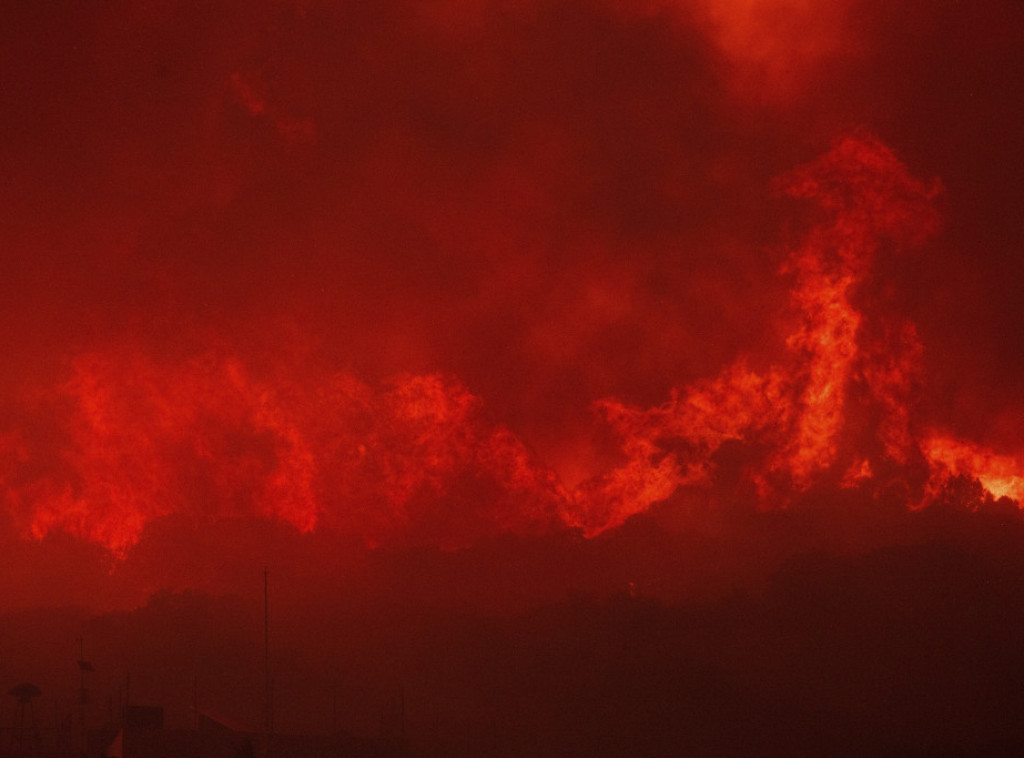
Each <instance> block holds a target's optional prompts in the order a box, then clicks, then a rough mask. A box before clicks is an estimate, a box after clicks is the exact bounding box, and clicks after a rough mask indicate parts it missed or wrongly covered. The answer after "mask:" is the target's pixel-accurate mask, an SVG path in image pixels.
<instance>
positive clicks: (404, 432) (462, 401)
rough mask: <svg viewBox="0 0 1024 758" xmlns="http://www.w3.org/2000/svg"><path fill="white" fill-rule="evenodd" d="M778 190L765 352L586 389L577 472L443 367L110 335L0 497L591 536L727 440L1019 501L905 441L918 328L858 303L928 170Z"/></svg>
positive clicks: (858, 473) (117, 522) (860, 168)
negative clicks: (590, 392)
mask: <svg viewBox="0 0 1024 758" xmlns="http://www.w3.org/2000/svg"><path fill="white" fill-rule="evenodd" d="M778 187H779V189H780V190H781V191H782V192H783V193H785V194H788V195H790V196H793V197H796V198H802V199H807V200H811V201H813V202H814V203H815V204H816V205H817V207H818V211H819V215H818V216H817V219H818V221H817V223H816V225H814V226H813V227H812V228H811V229H810V231H809V232H807V234H806V235H805V236H804V237H803V239H802V241H801V242H800V243H799V244H797V245H795V246H794V247H793V250H792V252H791V253H790V254H789V256H788V257H787V260H786V263H785V265H784V267H783V271H782V273H783V274H784V275H785V276H786V277H789V278H790V279H791V281H792V283H793V289H792V293H791V297H790V302H791V314H790V317H789V322H790V323H792V324H794V326H793V327H792V329H791V332H790V333H789V334H788V335H787V336H786V337H785V339H784V344H785V350H784V351H783V354H782V355H781V356H778V360H777V361H776V362H775V363H774V364H773V365H770V366H768V367H767V368H764V369H756V368H753V367H752V365H751V364H752V362H753V361H752V360H747V359H740V360H737V361H735V362H733V363H732V364H731V365H729V366H727V367H726V368H725V369H724V370H723V371H722V372H721V373H720V374H719V375H718V376H717V377H716V378H713V379H705V380H702V381H698V382H695V383H693V384H691V385H689V386H684V387H677V388H675V389H674V390H673V391H672V392H671V396H670V399H669V400H668V401H667V402H666V403H664V404H662V405H658V406H655V407H652V408H637V407H633V406H631V405H629V404H627V403H624V402H622V401H621V400H618V399H615V398H607V399H604V400H601V401H600V402H598V403H596V405H595V408H596V411H597V414H598V416H599V418H600V419H601V420H602V421H603V422H604V423H605V424H607V425H608V427H610V429H611V430H612V431H613V432H614V434H615V436H616V439H617V440H618V443H619V446H620V449H619V463H618V464H617V465H615V466H614V467H612V468H610V469H609V470H606V471H605V472H603V473H601V474H599V475H597V476H594V477H592V478H590V479H588V480H585V481H583V482H582V483H580V484H579V485H578V486H577V487H575V488H574V489H572V490H569V489H568V488H566V487H565V486H564V485H563V484H562V483H561V482H559V480H558V477H557V476H556V475H555V473H554V472H553V471H552V470H551V469H550V468H548V467H546V466H544V465H542V464H541V463H540V462H538V461H537V460H536V458H535V457H534V456H533V455H532V454H531V452H530V451H529V449H528V447H527V446H526V445H525V444H524V443H523V442H522V441H521V440H520V439H519V438H517V437H516V435H514V434H513V433H512V432H511V431H510V430H509V429H507V428H505V427H504V426H501V425H499V424H494V423H490V422H487V421H485V420H484V416H483V413H482V408H483V401H482V400H481V399H480V398H479V397H477V396H476V395H474V394H473V393H471V392H470V391H469V390H468V389H467V388H466V387H465V386H463V385H462V384H461V383H460V382H459V381H457V380H456V379H454V378H451V377H446V376H443V375H440V374H426V375H411V374H408V375H400V376H397V377H394V378H392V379H390V380H387V381H386V382H384V383H382V384H381V385H380V386H376V387H374V386H371V385H369V384H366V383H364V382H362V381H360V380H359V379H357V378H356V377H355V376H353V375H351V374H349V373H337V374H334V375H333V376H330V375H318V374H316V373H315V372H313V373H311V372H310V371H308V370H306V369H305V368H302V367H296V366H293V365H289V366H284V367H282V368H281V370H280V371H278V372H276V373H275V372H274V371H270V372H269V373H264V374H261V375H257V374H256V373H255V372H254V371H253V369H252V368H251V367H249V366H248V365H246V363H245V362H244V361H243V359H242V358H240V357H239V356H237V355H232V354H230V353H228V352H225V351H216V350H214V351H209V352H206V353H204V354H201V355H197V356H193V357H191V358H188V359H185V360H179V361H158V360H156V359H154V358H152V357H151V356H149V355H147V354H146V353H145V352H144V351H141V350H133V349H126V348H121V349H119V350H115V349H109V350H106V351H97V352H93V353H88V354H83V355H80V356H79V357H78V358H77V359H76V360H75V361H74V362H73V364H72V366H71V372H70V377H69V378H68V379H67V381H66V382H65V383H64V384H63V385H61V386H59V387H58V388H57V389H56V391H55V392H54V393H53V396H52V397H51V398H50V402H51V404H52V407H53V408H62V409H64V410H63V411H62V415H60V416H59V418H58V419H57V421H58V425H59V426H60V428H61V430H62V434H63V435H64V436H63V437H61V438H59V439H57V440H55V441H54V440H51V441H50V443H49V444H53V445H56V448H55V449H54V450H51V451H50V457H51V458H52V459H53V460H54V461H55V462H53V463H52V464H50V465H49V467H46V466H34V467H33V466H31V465H28V466H27V467H26V464H29V463H31V461H32V457H33V455H34V454H35V453H33V448H32V445H29V444H28V443H27V441H26V440H23V439H21V438H20V437H19V435H18V434H15V433H9V434H8V435H6V437H5V438H4V448H3V450H4V453H3V455H4V462H5V464H4V465H5V467H6V468H5V469H4V471H5V472H6V473H5V474H4V480H3V481H4V487H5V489H6V496H7V500H8V502H9V503H10V505H11V508H12V513H13V514H14V515H15V519H16V522H17V523H18V524H19V525H20V527H21V529H22V531H23V532H24V533H25V534H28V535H31V536H33V537H36V538H41V537H43V536H45V535H46V534H47V533H49V532H51V531H53V530H63V531H65V532H68V533H71V534H73V535H76V536H78V537H81V538H84V539H87V540H91V541H93V542H97V543H100V544H102V545H105V546H106V547H107V548H108V549H109V550H111V551H112V552H113V553H115V554H123V553H124V552H125V551H126V550H128V549H129V548H130V547H131V546H132V545H133V544H135V543H136V542H137V541H138V540H139V539H140V536H141V534H142V533H143V531H144V530H145V528H146V525H147V524H148V523H149V522H151V521H153V520H154V519H159V518H161V517H164V516H167V515H170V514H174V513H178V514H181V513H184V514H187V515H188V516H189V517H190V518H191V519H192V520H194V521H195V522H196V523H202V522H205V521H208V520H211V519H218V518H238V517H258V518H271V519H278V520H281V521H284V522H286V523H289V524H291V525H293V526H294V527H295V528H296V529H298V530H300V531H303V532H308V531H311V530H313V529H315V528H317V527H318V526H321V525H323V526H326V527H328V528H331V529H336V530H340V531H342V532H345V533H351V534H357V535H360V536H361V537H362V538H363V539H364V540H366V541H367V542H368V543H370V544H379V543H381V542H382V541H388V540H399V541H405V540H411V541H420V540H425V541H428V542H432V543H435V544H440V545H444V546H458V545H463V544H467V543H469V542H471V541H472V540H474V539H476V538H478V537H479V536H481V535H486V534H495V533H500V532H507V531H512V532H520V533H522V532H534V531H538V530H544V529H548V528H550V527H552V526H556V525H568V526H572V527H576V528H580V529H581V530H582V531H583V532H584V533H585V534H586V535H590V536H592V535H596V534H598V533H600V532H602V531H604V530H607V529H609V528H613V527H616V526H618V525H620V524H622V523H623V522H624V521H626V519H628V518H629V517H630V516H632V515H634V514H638V513H642V512H644V511H645V510H647V509H648V508H650V507H651V506H652V505H653V504H655V503H658V502H661V501H664V500H667V499H668V498H670V497H672V495H673V494H674V493H675V492H676V491H677V490H678V489H679V488H680V487H683V486H688V485H690V486H694V485H695V486H707V485H709V484H711V483H713V482H714V481H715V478H716V476H718V458H717V457H718V455H719V453H720V451H721V450H722V448H723V445H725V443H726V442H730V441H733V442H736V443H737V444H739V445H740V446H741V448H742V449H743V450H746V451H747V452H745V453H743V455H744V456H746V457H745V458H744V462H743V463H742V465H741V466H740V469H741V473H740V475H741V476H742V477H744V478H745V479H746V480H747V481H749V483H751V484H752V485H753V491H756V492H757V493H758V496H759V497H760V498H761V501H760V502H759V503H757V505H758V507H761V508H768V507H777V506H785V504H786V503H788V502H790V501H791V500H792V498H793V497H795V496H799V495H800V494H801V493H803V492H805V491H807V490H808V489H809V488H811V487H814V486H816V485H817V484H819V483H825V484H831V485H833V486H838V487H845V488H849V487H862V486H870V484H871V482H872V480H873V477H874V476H875V472H877V471H880V470H883V469H886V468H887V469H888V470H890V471H891V470H892V469H893V466H907V465H909V464H910V462H911V461H913V460H920V458H921V456H922V455H923V457H924V459H926V460H927V461H928V462H929V464H930V465H931V468H932V479H931V483H930V485H929V487H928V492H929V493H930V494H929V495H928V497H934V496H935V495H936V493H938V492H939V490H940V489H941V488H942V485H943V482H945V481H947V480H948V479H949V478H950V477H955V476H966V477H971V478H975V479H977V480H978V481H979V482H980V483H981V484H982V486H984V487H985V489H986V490H987V491H988V492H989V493H990V494H991V495H992V496H993V497H1003V496H1006V497H1010V498H1013V499H1015V500H1019V499H1020V498H1021V497H1022V496H1024V468H1022V466H1021V464H1019V463H1018V462H1017V461H1016V460H1015V459H1012V458H1008V457H1001V456H997V455H994V454H992V453H991V452H989V451H986V450H984V449H983V448H981V447H979V446H974V445H971V444H969V443H966V442H960V441H956V440H952V439H950V438H946V437H940V436H932V437H931V438H929V439H928V440H927V441H926V442H925V443H923V444H921V445H918V444H917V443H916V442H915V434H914V418H913V407H914V404H913V395H914V392H915V390H916V388H917V386H918V383H919V369H918V367H919V365H920V362H921V355H922V347H921V344H920V341H919V339H918V337H917V333H916V330H915V329H914V327H913V325H912V324H909V323H904V324H900V325H893V324H889V323H885V322H881V323H875V322H874V321H872V315H871V314H865V313H862V312H861V311H860V310H859V309H858V308H857V307H856V305H855V303H856V302H857V298H858V296H859V294H860V292H861V289H862V287H863V286H864V285H865V282H866V281H867V280H868V279H869V277H870V274H871V264H872V260H873V258H874V257H875V255H876V253H877V251H878V249H879V247H880V245H882V244H885V245H887V246H890V247H893V248H900V247H904V246H907V245H911V244H915V243H918V242H920V241H921V240H922V239H924V237H926V236H927V235H928V234H929V233H930V232H931V231H933V230H934V229H935V227H936V224H937V217H936V215H935V213H934V211H933V210H932V208H931V205H930V203H931V200H932V199H933V198H934V196H935V195H936V193H937V192H938V191H939V188H938V185H937V184H927V183H923V182H920V181H918V180H916V179H914V178H913V177H911V176H910V175H909V174H908V173H907V171H906V168H905V167H904V166H903V165H902V164H901V163H900V162H899V160H898V159H897V158H896V157H895V155H894V154H893V153H892V151H890V150H889V149H888V148H887V147H885V146H884V145H882V144H881V143H880V142H878V141H877V140H874V139H872V138H868V137H851V138H847V139H844V140H842V141H840V142H838V143H837V144H836V146H835V147H834V148H833V150H832V151H830V152H829V153H827V154H826V155H824V156H823V157H822V158H821V159H819V160H818V161H815V162H814V163H811V164H809V165H807V166H804V167H802V168H799V169H797V170H796V171H794V172H792V173H791V174H789V175H787V176H784V177H783V178H782V179H781V180H780V181H779V184H778ZM866 324H867V325H871V326H872V329H871V330H870V331H868V332H866V331H865V325H866ZM868 335H876V336H868ZM877 335H881V336H877ZM858 414H859V415H858ZM860 416H863V417H864V418H860ZM851 419H853V421H851ZM865 419H867V420H865ZM870 419H874V420H873V421H871V420H870ZM851 424H852V426H851ZM865 424H866V426H865ZM852 427H856V428H857V430H858V431H856V432H851V431H849V430H850V429H851V428H852ZM865 430H867V431H865ZM865 435H867V436H871V437H872V439H870V440H868V439H867V437H866V436H865ZM37 452H38V451H37ZM44 457H45V456H44ZM22 469H24V470H22ZM18 471H21V473H17V472H18ZM25 471H29V473H25ZM32 472H34V473H32Z"/></svg>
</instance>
